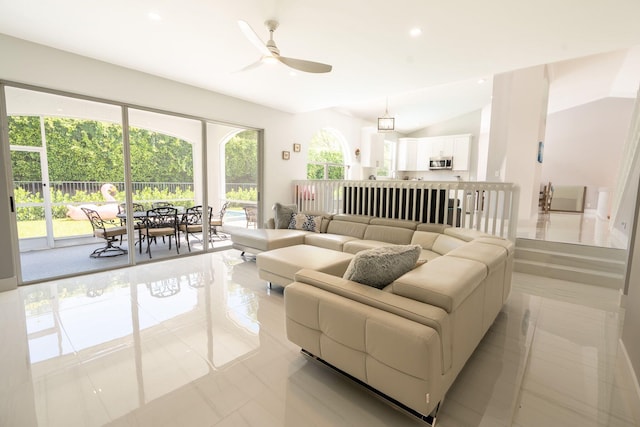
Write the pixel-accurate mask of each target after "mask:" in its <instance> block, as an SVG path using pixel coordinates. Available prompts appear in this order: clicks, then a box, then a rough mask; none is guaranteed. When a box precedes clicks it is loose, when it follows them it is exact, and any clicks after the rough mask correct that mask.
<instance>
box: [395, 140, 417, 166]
mask: <svg viewBox="0 0 640 427" xmlns="http://www.w3.org/2000/svg"><path fill="white" fill-rule="evenodd" d="M417 150H418V144H417V140H416V138H399V139H398V156H397V161H396V170H399V171H414V170H417V169H416V167H417V162H416V154H417V152H418V151H417Z"/></svg>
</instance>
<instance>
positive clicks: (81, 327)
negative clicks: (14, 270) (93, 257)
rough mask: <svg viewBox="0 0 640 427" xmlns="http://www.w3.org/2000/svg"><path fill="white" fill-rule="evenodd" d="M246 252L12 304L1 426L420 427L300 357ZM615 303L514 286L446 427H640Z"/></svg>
mask: <svg viewBox="0 0 640 427" xmlns="http://www.w3.org/2000/svg"><path fill="white" fill-rule="evenodd" d="M283 316H284V313H283V295H282V288H279V287H274V288H273V289H271V290H270V289H268V288H267V287H266V286H265V283H264V282H263V281H261V280H259V279H258V277H257V272H256V265H255V262H253V261H246V260H244V259H242V258H241V257H240V254H239V252H238V251H236V250H227V251H222V252H217V253H211V254H204V255H198V256H191V257H186V258H181V259H173V260H167V261H161V262H157V263H153V264H145V265H140V266H136V267H130V268H125V269H120V270H115V271H110V272H103V273H94V274H91V275H86V276H82V277H76V278H70V279H64V280H56V281H52V282H48V283H41V284H36V285H29V286H24V287H21V288H19V289H18V290H15V291H9V292H4V293H0V319H1V323H2V328H1V329H0V360H2V364H1V365H0V378H2V381H1V382H0V426H19V427H28V426H65V427H69V426H101V425H108V426H342V425H348V426H412V425H416V426H420V425H425V423H424V422H422V421H419V420H418V419H416V418H414V417H413V416H411V415H407V414H406V413H404V412H402V411H400V410H398V409H396V408H394V407H392V406H390V405H388V404H386V403H384V402H382V401H381V400H380V399H379V398H378V397H376V396H373V395H372V394H371V393H370V392H368V391H366V390H365V389H364V388H362V387H360V386H358V385H356V384H354V383H352V382H351V381H349V380H347V379H346V378H344V377H342V376H340V375H339V374H336V373H334V372H333V371H331V370H330V369H328V368H327V367H325V366H321V365H319V364H318V363H317V362H315V361H312V360H308V359H307V358H306V357H304V356H303V355H301V354H300V352H299V348H298V347H296V346H295V345H293V344H292V343H290V342H288V341H287V339H286V337H285V331H284V319H283ZM622 316H623V312H622V310H621V309H620V308H619V304H618V294H617V292H616V291H612V290H609V289H604V288H598V287H593V286H587V285H580V284H576V283H571V282H561V281H558V280H553V279H546V278H539V277H536V276H530V275H524V274H518V273H516V274H515V275H514V281H513V291H512V294H511V296H510V298H509V300H508V303H507V304H506V305H505V307H504V308H503V310H502V312H501V313H500V315H499V316H498V318H497V320H496V322H495V323H494V325H493V326H492V327H491V329H490V330H489V332H488V333H487V335H486V336H485V338H484V340H483V341H482V342H481V343H480V345H479V347H478V348H477V350H476V352H475V353H474V354H473V355H472V357H471V359H470V360H469V362H468V363H467V365H466V367H465V369H464V370H463V371H462V372H461V374H460V376H459V377H458V380H457V381H456V382H455V383H454V385H453V386H452V388H451V389H450V391H449V393H448V394H447V397H446V398H445V400H444V402H443V404H442V409H441V411H440V414H439V417H438V419H437V424H438V425H441V426H510V425H513V426H536V427H539V426H581V427H584V426H632V425H634V424H633V422H632V418H631V415H630V414H631V412H630V410H629V405H628V404H627V403H626V400H625V395H626V393H627V391H628V390H627V389H626V387H625V386H623V385H622V383H621V381H620V378H619V370H618V366H619V361H618V357H617V342H618V336H619V328H620V324H621V320H622Z"/></svg>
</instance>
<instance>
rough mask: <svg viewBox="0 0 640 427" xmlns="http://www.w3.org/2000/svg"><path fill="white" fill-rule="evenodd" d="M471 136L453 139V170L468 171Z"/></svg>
mask: <svg viewBox="0 0 640 427" xmlns="http://www.w3.org/2000/svg"><path fill="white" fill-rule="evenodd" d="M470 146H471V135H460V136H455V137H453V170H454V171H468V170H469V156H470Z"/></svg>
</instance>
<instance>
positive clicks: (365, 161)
mask: <svg viewBox="0 0 640 427" xmlns="http://www.w3.org/2000/svg"><path fill="white" fill-rule="evenodd" d="M361 146H362V148H361V149H360V162H361V164H362V167H365V168H379V167H382V166H383V165H384V134H382V133H378V132H375V131H374V132H372V131H369V130H368V129H367V130H363V132H362V144H361Z"/></svg>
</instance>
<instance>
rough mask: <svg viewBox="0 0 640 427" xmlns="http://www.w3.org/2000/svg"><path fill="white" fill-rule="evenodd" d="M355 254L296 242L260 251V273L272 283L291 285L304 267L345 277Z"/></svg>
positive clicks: (257, 261) (261, 276) (258, 263)
mask: <svg viewBox="0 0 640 427" xmlns="http://www.w3.org/2000/svg"><path fill="white" fill-rule="evenodd" d="M352 258H353V255H351V254H347V253H344V252H338V251H334V250H331V249H325V248H320V247H317V246H310V245H295V246H288V247H284V248H279V249H274V250H270V251H268V252H262V253H259V254H258V256H257V257H256V264H257V266H258V276H259V277H260V278H261V279H263V280H267V281H268V282H271V283H274V284H277V285H280V286H287V285H288V284H290V283H292V282H293V281H294V277H295V274H296V273H297V272H298V271H299V270H301V269H303V268H308V269H311V270H316V271H320V272H323V273H327V274H331V275H332V276H339V277H342V275H343V274H344V272H345V271H347V267H348V266H349V263H350V262H351V259H352Z"/></svg>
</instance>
